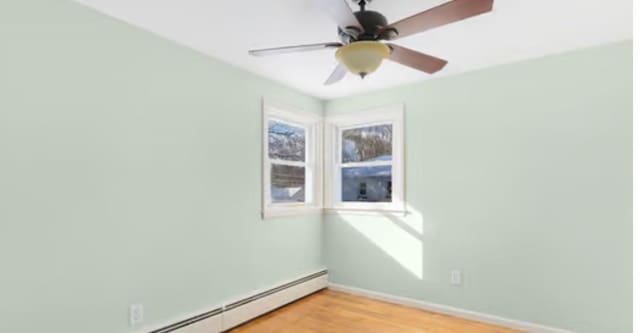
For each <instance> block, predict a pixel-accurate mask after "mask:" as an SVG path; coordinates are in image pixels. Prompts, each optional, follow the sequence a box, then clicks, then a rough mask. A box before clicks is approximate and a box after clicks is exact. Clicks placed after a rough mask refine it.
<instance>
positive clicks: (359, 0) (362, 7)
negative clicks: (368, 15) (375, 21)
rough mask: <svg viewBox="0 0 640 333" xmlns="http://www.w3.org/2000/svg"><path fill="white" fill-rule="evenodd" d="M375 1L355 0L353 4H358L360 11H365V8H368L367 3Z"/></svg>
mask: <svg viewBox="0 0 640 333" xmlns="http://www.w3.org/2000/svg"><path fill="white" fill-rule="evenodd" d="M371 1H373V0H353V2H356V3H358V6H360V11H363V12H364V11H365V10H366V9H365V7H366V6H367V2H371Z"/></svg>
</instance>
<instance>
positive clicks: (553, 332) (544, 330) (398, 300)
mask: <svg viewBox="0 0 640 333" xmlns="http://www.w3.org/2000/svg"><path fill="white" fill-rule="evenodd" d="M329 289H331V290H335V291H341V292H345V293H349V294H353V295H358V296H364V297H369V298H373V299H378V300H382V301H385V302H389V303H394V304H400V305H405V306H410V307H413V308H418V309H422V310H426V311H431V312H436V313H442V314H446V315H451V316H455V317H460V318H465V319H469V320H474V321H481V322H485V323H489V324H494V325H498V326H502V327H506V328H511V329H514V330H521V331H525V332H531V333H575V332H572V331H569V330H565V329H560V328H555V327H549V326H544V325H540V324H534V323H529V322H525V321H520V320H515V319H509V318H503V317H499V316H494V315H490V314H484V313H480V312H475V311H470V310H465V309H459V308H455V307H452V306H448V305H442V304H436V303H429V302H424V301H419V300H416V299H411V298H407V297H401V296H395V295H390V294H385V293H380V292H377V291H371V290H366V289H362V288H356V287H351V286H345V285H340V284H336V283H329Z"/></svg>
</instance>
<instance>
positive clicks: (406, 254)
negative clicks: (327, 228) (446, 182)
mask: <svg viewBox="0 0 640 333" xmlns="http://www.w3.org/2000/svg"><path fill="white" fill-rule="evenodd" d="M408 210H409V214H408V215H407V216H403V217H400V216H396V215H391V214H382V213H381V214H379V215H376V216H358V215H351V214H348V213H340V214H339V215H340V217H341V218H342V219H343V220H344V221H346V222H347V223H349V225H351V226H352V227H353V228H354V229H356V230H357V231H358V232H360V233H361V234H362V235H363V236H365V237H366V238H367V239H369V240H370V241H371V242H373V243H374V244H375V245H376V246H378V247H379V248H380V249H381V250H382V251H384V252H385V253H386V254H388V255H389V256H390V257H391V258H393V259H394V260H395V261H396V262H398V264H400V265H401V266H402V267H404V268H405V269H406V270H407V271H409V272H410V273H411V274H413V275H414V276H415V277H417V278H418V279H422V278H423V260H422V258H423V252H422V251H423V246H422V233H423V230H424V227H423V219H422V214H421V213H420V212H418V211H416V210H415V209H413V208H412V207H409V208H408Z"/></svg>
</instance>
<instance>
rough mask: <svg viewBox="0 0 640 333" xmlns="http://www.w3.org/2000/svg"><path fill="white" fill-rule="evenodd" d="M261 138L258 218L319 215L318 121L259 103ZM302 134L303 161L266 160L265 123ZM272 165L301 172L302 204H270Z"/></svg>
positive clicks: (319, 150)
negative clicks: (298, 131) (282, 125)
mask: <svg viewBox="0 0 640 333" xmlns="http://www.w3.org/2000/svg"><path fill="white" fill-rule="evenodd" d="M262 119H263V129H262V131H263V133H262V134H263V135H262V161H263V165H262V184H263V186H262V217H263V218H264V219H268V218H273V217H280V216H291V215H305V214H320V213H322V207H323V196H322V193H323V190H322V185H323V170H322V169H323V165H322V131H323V128H322V117H321V116H319V115H316V114H314V113H310V112H305V111H300V110H296V109H294V108H291V107H288V106H283V105H279V104H277V103H274V102H272V101H266V100H265V101H263V112H262ZM270 120H271V121H276V122H279V123H283V124H287V125H291V126H295V127H298V128H303V129H304V130H305V160H304V161H287V160H279V159H277V160H276V159H271V158H270V156H269V121H270ZM273 164H278V165H286V166H293V167H304V168H305V190H304V192H305V201H304V202H273V200H272V198H271V193H272V192H271V167H272V165H273Z"/></svg>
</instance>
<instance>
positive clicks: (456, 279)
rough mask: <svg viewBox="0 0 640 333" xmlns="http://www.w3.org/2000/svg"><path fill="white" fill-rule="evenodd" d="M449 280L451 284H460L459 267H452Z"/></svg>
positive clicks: (460, 274)
mask: <svg viewBox="0 0 640 333" xmlns="http://www.w3.org/2000/svg"><path fill="white" fill-rule="evenodd" d="M450 282H451V285H452V286H461V285H462V271H461V270H459V269H454V270H452V271H451V277H450Z"/></svg>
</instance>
